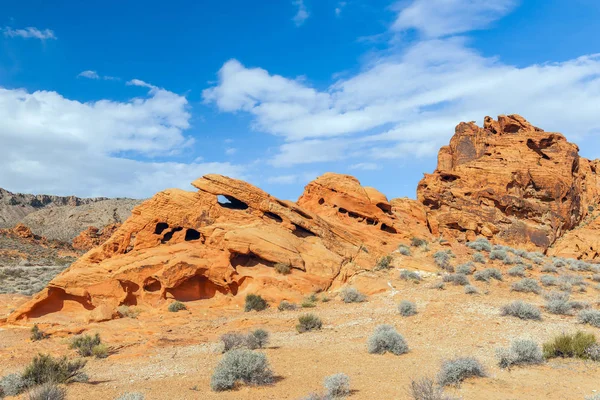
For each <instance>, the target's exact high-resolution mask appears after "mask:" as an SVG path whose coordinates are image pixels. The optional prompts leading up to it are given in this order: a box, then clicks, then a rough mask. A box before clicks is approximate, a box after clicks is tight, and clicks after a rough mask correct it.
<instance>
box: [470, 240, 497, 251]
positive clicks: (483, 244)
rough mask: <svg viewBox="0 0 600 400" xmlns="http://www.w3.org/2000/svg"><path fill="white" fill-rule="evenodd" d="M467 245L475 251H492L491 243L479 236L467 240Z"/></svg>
mask: <svg viewBox="0 0 600 400" xmlns="http://www.w3.org/2000/svg"><path fill="white" fill-rule="evenodd" d="M467 247H469V248H470V249H473V250H477V251H487V252H490V251H492V244H491V243H490V242H489V240H487V239H485V238H479V239H477V240H475V241H474V242H468V243H467Z"/></svg>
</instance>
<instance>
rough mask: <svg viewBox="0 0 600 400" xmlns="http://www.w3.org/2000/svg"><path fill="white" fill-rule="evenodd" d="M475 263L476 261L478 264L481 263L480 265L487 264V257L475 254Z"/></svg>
mask: <svg viewBox="0 0 600 400" xmlns="http://www.w3.org/2000/svg"><path fill="white" fill-rule="evenodd" d="M473 261H475V262H476V263H479V264H485V263H486V262H487V260H486V259H485V256H484V255H483V254H481V253H474V254H473Z"/></svg>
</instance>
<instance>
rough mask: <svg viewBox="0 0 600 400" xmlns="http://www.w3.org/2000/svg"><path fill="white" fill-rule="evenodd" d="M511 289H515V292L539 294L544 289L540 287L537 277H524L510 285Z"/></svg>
mask: <svg viewBox="0 0 600 400" xmlns="http://www.w3.org/2000/svg"><path fill="white" fill-rule="evenodd" d="M510 290H513V291H515V292H523V293H536V294H538V293H540V292H541V291H542V288H540V286H539V285H538V283H537V281H536V280H535V279H532V278H523V279H521V280H520V281H519V282H515V283H513V284H512V286H511V287H510Z"/></svg>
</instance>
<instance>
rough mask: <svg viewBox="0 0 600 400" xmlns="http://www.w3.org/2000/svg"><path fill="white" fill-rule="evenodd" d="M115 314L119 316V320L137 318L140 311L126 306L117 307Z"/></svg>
mask: <svg viewBox="0 0 600 400" xmlns="http://www.w3.org/2000/svg"><path fill="white" fill-rule="evenodd" d="M117 313H119V315H120V316H121V318H134V319H135V318H137V317H138V316H139V315H140V310H139V309H137V308H135V307H129V306H126V305H122V306H119V307H118V308H117Z"/></svg>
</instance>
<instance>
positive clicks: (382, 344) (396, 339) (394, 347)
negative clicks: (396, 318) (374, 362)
mask: <svg viewBox="0 0 600 400" xmlns="http://www.w3.org/2000/svg"><path fill="white" fill-rule="evenodd" d="M367 348H368V351H369V353H370V354H384V353H387V352H389V353H392V354H395V355H401V354H404V353H408V345H407V344H406V341H405V340H404V338H403V337H402V335H400V334H399V333H398V332H396V330H395V329H394V327H393V326H391V325H379V326H378V327H377V328H375V332H374V333H373V335H371V337H370V338H369V340H368V342H367Z"/></svg>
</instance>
